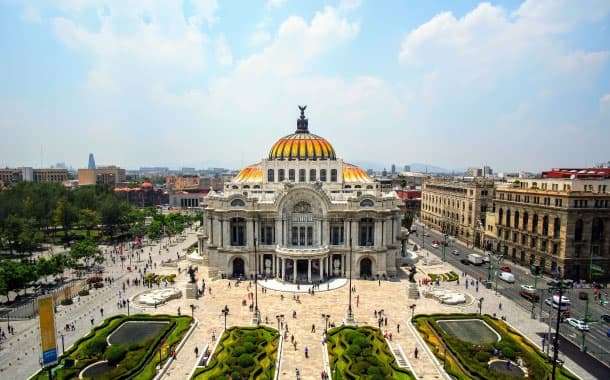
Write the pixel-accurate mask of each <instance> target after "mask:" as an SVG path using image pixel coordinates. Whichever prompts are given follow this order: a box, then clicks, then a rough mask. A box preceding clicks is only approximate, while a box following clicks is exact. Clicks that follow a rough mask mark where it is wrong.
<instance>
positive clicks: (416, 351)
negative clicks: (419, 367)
mask: <svg viewBox="0 0 610 380" xmlns="http://www.w3.org/2000/svg"><path fill="white" fill-rule="evenodd" d="M413 353H414V354H415V359H417V355H418V354H419V350H418V349H417V347H415V351H414V352H413Z"/></svg>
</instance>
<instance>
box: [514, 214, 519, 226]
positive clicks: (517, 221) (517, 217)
mask: <svg viewBox="0 0 610 380" xmlns="http://www.w3.org/2000/svg"><path fill="white" fill-rule="evenodd" d="M513 226H514V227H515V228H519V211H515V218H514V220H513Z"/></svg>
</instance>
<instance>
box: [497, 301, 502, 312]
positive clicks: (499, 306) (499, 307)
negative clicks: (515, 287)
mask: <svg viewBox="0 0 610 380" xmlns="http://www.w3.org/2000/svg"><path fill="white" fill-rule="evenodd" d="M498 309H500V310H502V302H500V303H499V304H498Z"/></svg>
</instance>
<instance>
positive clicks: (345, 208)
mask: <svg viewBox="0 0 610 380" xmlns="http://www.w3.org/2000/svg"><path fill="white" fill-rule="evenodd" d="M299 108H301V116H300V118H299V119H298V120H297V130H296V131H295V133H293V134H291V135H288V136H285V137H282V138H281V139H279V140H278V141H277V142H276V143H275V144H274V145H273V146H272V147H271V150H270V151H269V155H268V157H267V158H266V159H263V160H262V161H261V162H259V163H257V164H254V165H250V166H248V167H246V168H244V169H242V170H241V172H240V173H239V174H238V175H237V176H236V177H235V178H233V179H232V180H231V181H229V182H226V183H225V186H224V191H223V192H214V191H210V193H209V194H208V195H207V196H206V197H205V198H204V204H205V205H206V207H205V213H204V215H205V217H204V218H205V220H204V223H203V231H202V232H201V233H200V234H199V252H201V253H202V255H203V257H204V261H205V262H206V263H207V264H208V266H209V269H210V270H211V271H215V272H218V273H220V274H223V275H225V276H228V277H238V276H244V277H246V278H250V277H252V276H254V274H255V273H256V272H258V273H259V274H260V275H261V276H266V277H269V278H271V277H273V278H278V279H281V280H284V281H290V282H297V281H298V282H301V283H307V282H313V281H323V280H324V279H327V278H328V277H333V276H334V277H342V276H346V275H347V274H349V270H350V264H349V262H350V261H349V260H350V256H351V258H352V259H351V260H352V276H353V277H354V278H358V277H360V278H363V277H369V278H371V277H372V278H376V276H380V277H383V276H393V275H395V274H396V271H397V266H398V265H399V263H400V254H401V240H400V236H399V234H400V224H401V219H402V213H401V212H400V210H399V208H398V207H399V204H400V199H399V198H398V197H397V196H396V194H395V193H394V192H387V193H383V192H382V191H381V190H380V187H379V185H378V184H377V183H376V182H374V181H373V180H372V179H371V178H370V177H369V176H368V175H367V174H366V173H365V172H364V171H363V170H362V169H360V168H359V167H357V166H354V165H351V164H348V163H346V162H344V161H343V160H341V159H338V158H336V155H335V151H334V149H333V147H332V145H331V144H330V143H328V141H326V140H325V139H323V138H321V137H319V136H316V135H314V134H311V133H309V129H308V120H307V119H306V118H305V115H304V110H305V107H299ZM350 242H351V243H350ZM350 244H351V249H350ZM350 252H351V254H350ZM257 260H258V265H257V264H256V261H257Z"/></svg>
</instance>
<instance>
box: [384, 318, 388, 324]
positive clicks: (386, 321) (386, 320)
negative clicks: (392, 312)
mask: <svg viewBox="0 0 610 380" xmlns="http://www.w3.org/2000/svg"><path fill="white" fill-rule="evenodd" d="M384 324H385V325H386V326H387V325H388V317H385V320H384Z"/></svg>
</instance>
